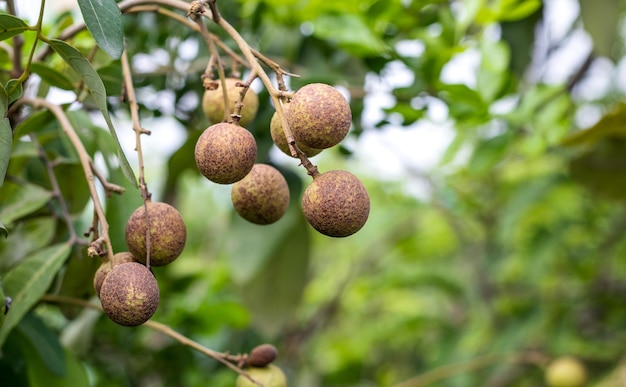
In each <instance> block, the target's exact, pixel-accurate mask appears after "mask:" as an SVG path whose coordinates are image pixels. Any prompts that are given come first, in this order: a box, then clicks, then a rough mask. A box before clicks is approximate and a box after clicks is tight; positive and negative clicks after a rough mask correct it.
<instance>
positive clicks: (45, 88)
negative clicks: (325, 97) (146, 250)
mask: <svg viewBox="0 0 626 387" xmlns="http://www.w3.org/2000/svg"><path fill="white" fill-rule="evenodd" d="M16 3H19V4H17V5H18V6H21V2H15V1H12V0H8V1H6V2H4V3H3V4H2V5H0V6H3V7H4V12H5V14H2V15H0V26H1V27H2V28H0V38H1V39H2V41H1V44H0V58H1V59H0V65H1V67H2V72H1V73H0V82H1V84H2V90H3V91H2V92H0V101H1V103H0V111H1V112H2V114H3V117H6V119H4V120H3V121H2V122H1V123H0V167H1V168H0V172H1V173H0V181H2V182H3V185H2V186H1V188H0V220H1V222H2V223H1V224H0V232H1V233H2V234H4V236H5V237H6V239H5V240H3V241H2V242H1V244H0V276H1V278H2V286H1V287H0V299H6V302H5V305H4V307H3V309H2V311H3V313H2V314H0V323H1V324H2V327H1V328H0V345H1V348H2V358H0V370H1V371H2V375H3V376H2V380H3V383H4V381H7V382H8V383H9V385H14V386H21V385H33V386H37V385H46V386H49V385H51V384H53V385H72V386H75V385H107V386H111V385H120V386H124V385H132V386H135V385H139V386H160V385H164V386H177V385H180V386H195V385H211V386H230V385H233V384H234V380H235V378H236V374H235V373H234V372H233V371H232V370H231V369H229V368H227V367H225V366H224V365H223V364H221V363H220V362H219V361H217V360H219V359H221V360H222V361H225V362H227V363H229V364H231V365H235V366H236V365H237V360H238V359H239V360H240V358H237V356H235V355H236V354H238V353H240V352H241V353H245V352H248V351H250V350H251V349H252V348H253V347H255V346H257V345H258V344H261V343H263V342H269V343H272V344H274V345H275V346H276V347H277V348H278V350H279V356H278V359H277V360H276V364H278V365H279V366H280V367H281V368H282V369H283V370H284V371H285V373H286V374H287V377H288V379H289V382H290V385H294V386H374V385H381V386H398V387H400V386H404V387H407V386H422V385H429V384H437V383H438V384H439V385H446V386H510V385H520V386H524V385H540V384H542V383H546V375H545V369H546V368H547V367H548V365H549V364H550V363H551V362H552V361H553V360H554V359H557V358H561V357H564V356H571V357H574V358H576V359H577V360H578V361H580V362H581V363H582V364H583V365H584V367H585V373H586V377H587V378H588V381H589V384H591V385H604V386H614V385H617V384H618V383H619V378H620V375H621V374H622V373H623V367H624V364H623V361H622V358H623V352H624V350H623V345H621V343H622V342H623V340H624V335H625V332H624V330H623V326H624V324H625V322H626V313H625V312H624V310H623V307H622V304H623V302H622V300H623V296H624V294H625V292H626V290H625V289H626V280H625V275H626V267H625V266H624V263H623V259H622V257H623V255H624V253H625V249H626V243H625V242H624V239H623V238H622V234H623V232H624V229H625V227H626V212H625V211H624V208H623V200H624V192H626V189H625V188H626V180H625V178H624V176H625V174H624V169H626V158H625V156H624V155H625V154H626V152H624V147H625V146H626V145H625V142H624V134H623V128H622V122H623V120H624V117H625V115H626V109H625V108H624V105H623V103H622V100H623V94H624V91H625V90H626V88H624V85H623V82H622V81H621V80H622V79H623V76H622V74H623V68H624V66H623V52H624V50H623V49H624V48H623V45H622V43H621V38H622V37H621V36H620V35H619V32H620V29H619V28H618V26H619V25H620V23H621V22H622V13H621V10H622V6H623V2H620V1H617V0H606V1H601V2H599V1H595V2H591V1H587V0H581V1H580V2H575V1H563V2H560V3H559V4H560V8H559V9H558V12H559V16H557V18H556V19H550V17H554V15H555V12H554V8H553V7H554V6H555V5H554V4H555V3H557V2H545V4H543V3H542V2H541V1H528V0H526V1H512V0H497V1H489V2H487V1H480V0H477V1H439V0H432V1H336V2H327V1H309V2H296V1H285V0H283V1H273V0H265V1H262V0H254V1H240V2H234V1H233V2H217V7H218V8H219V12H220V15H221V17H222V18H223V19H224V20H225V21H228V23H230V25H232V26H234V27H235V28H236V30H237V31H238V33H239V34H241V36H242V37H243V39H244V40H245V42H247V44H249V45H250V46H251V47H252V48H253V49H255V50H257V51H258V52H260V53H262V54H263V55H264V56H265V57H267V58H269V59H271V60H272V61H275V62H276V64H278V65H279V66H280V68H281V69H284V70H285V71H286V72H289V73H294V74H298V75H299V77H291V76H286V75H285V77H284V78H285V80H286V81H287V83H288V87H289V90H298V89H299V88H300V87H301V86H303V85H305V84H309V83H313V82H322V83H327V84H332V85H335V86H337V87H339V88H340V89H341V90H343V91H344V92H345V94H346V95H347V96H349V101H350V106H351V109H352V123H353V125H352V130H351V131H350V134H349V137H348V138H347V139H346V140H345V141H344V142H343V143H342V144H341V145H340V146H339V147H335V148H332V149H329V150H325V151H324V152H323V153H322V154H321V155H320V156H316V157H315V158H314V159H313V161H314V163H315V164H316V165H317V166H318V167H319V168H320V170H330V169H348V170H351V171H353V172H354V173H355V174H356V175H358V176H359V177H361V178H362V180H363V181H364V184H365V186H366V187H367V189H368V191H369V195H370V199H371V213H370V217H369V220H368V222H367V224H366V225H365V227H364V228H363V229H362V230H360V231H359V232H358V233H356V234H354V235H353V236H350V237H348V238H342V239H335V238H328V237H326V236H323V235H320V234H318V233H316V232H314V231H313V230H312V229H311V228H310V227H309V226H308V225H307V223H306V220H305V219H304V217H303V216H302V214H301V212H300V210H299V206H300V204H299V203H300V202H299V198H300V196H301V195H302V191H303V188H304V187H306V185H308V183H309V181H310V180H309V179H310V177H308V176H307V175H306V171H305V170H304V168H302V167H298V165H297V164H298V161H297V160H295V159H292V158H289V157H287V156H284V155H282V154H281V153H280V152H278V151H277V150H276V149H275V148H274V146H273V143H272V139H271V136H270V132H269V126H270V119H271V117H272V115H273V113H274V107H273V104H272V103H271V102H270V99H271V98H270V94H269V93H268V91H267V89H266V88H265V87H263V86H262V85H261V83H260V82H259V81H255V82H254V83H253V84H252V85H251V87H252V89H253V90H255V91H258V96H259V111H258V113H257V115H256V117H255V119H254V120H253V121H252V122H251V123H250V124H249V125H247V129H249V130H250V131H251V132H252V133H253V135H254V137H255V139H256V141H257V145H258V155H257V161H259V162H270V163H272V164H273V165H275V166H276V167H277V168H279V169H280V171H281V172H282V173H283V174H284V176H286V178H287V181H288V183H289V187H290V191H291V197H292V200H291V203H290V208H289V210H288V211H287V214H286V215H285V217H284V218H283V219H281V220H280V221H278V222H276V223H275V224H272V225H268V226H257V225H253V224H249V223H247V222H245V221H243V220H242V219H240V218H239V217H238V216H237V215H236V214H235V213H234V211H233V210H232V207H231V205H230V204H229V195H230V191H229V188H228V187H223V186H216V185H214V184H211V183H209V182H207V181H206V180H205V179H204V178H203V177H202V176H201V175H200V173H199V172H198V170H197V167H196V165H195V161H194V157H193V154H194V147H195V144H196V141H197V139H198V137H199V136H200V134H201V133H202V131H203V130H204V129H205V128H206V127H207V126H208V125H209V121H208V120H207V118H206V117H205V115H204V114H203V113H202V107H201V106H200V105H201V99H202V94H203V92H204V85H203V80H202V74H203V73H204V71H205V70H206V69H207V64H209V63H210V61H211V52H210V50H209V46H210V45H207V43H206V40H205V37H206V34H205V35H204V37H203V34H202V28H201V25H206V26H207V27H208V31H209V32H210V33H211V34H213V36H214V37H215V38H216V40H219V42H220V45H218V50H219V52H220V53H221V56H220V57H221V58H222V60H223V63H224V65H225V69H226V71H227V73H228V74H229V75H234V76H238V77H241V78H242V79H245V77H246V76H247V75H249V73H250V72H249V70H248V69H247V68H246V67H245V66H244V64H243V63H240V62H239V61H238V60H237V59H236V58H245V56H244V55H243V54H242V53H241V51H240V48H241V47H240V46H239V45H238V44H237V43H241V42H237V41H236V40H234V39H233V37H232V34H229V33H228V30H225V29H224V28H221V27H220V25H218V23H215V22H214V21H212V20H210V19H209V18H203V19H202V20H201V21H200V24H199V23H195V22H194V14H193V12H192V13H191V14H190V15H187V11H188V10H189V4H187V3H185V2H181V1H174V0H156V1H154V0H153V1H139V0H125V1H120V2H117V3H116V4H114V2H113V1H101V2H93V1H89V0H84V1H79V2H78V3H79V5H80V8H79V7H77V6H74V7H73V8H72V9H70V10H68V11H67V12H63V13H61V14H59V15H55V16H54V17H53V18H51V19H44V18H43V17H40V18H39V19H38V20H24V16H23V14H22V13H20V12H19V11H20V9H16ZM48 3H49V2H48ZM103 4H106V5H103ZM196 4H197V3H196ZM49 6H50V4H46V3H45V2H42V3H41V8H40V13H41V15H43V14H44V13H45V12H44V11H47V8H48V7H49ZM90 6H91V8H90ZM569 7H573V12H567V11H571V8H569ZM118 8H119V9H120V10H121V11H122V13H121V15H118V13H117V9H118ZM90 9H91V11H90ZM577 10H579V12H577ZM113 11H115V12H113ZM79 15H83V17H84V19H85V20H86V21H87V25H88V26H89V27H90V28H89V29H86V28H85V26H84V25H83V24H82V23H81V22H79V21H78V20H77V18H78V16H79ZM567 15H572V16H573V17H572V20H571V22H563V23H556V21H563V19H562V18H563V17H566V16H567ZM44 21H45V22H44ZM116 23H117V24H116ZM555 23H556V25H559V26H563V27H564V28H562V29H560V30H558V29H556V28H555V27H554V26H555ZM98 26H101V27H103V28H102V29H101V31H100V32H98V29H97V28H94V27H98ZM585 38H590V39H588V40H585ZM222 44H223V45H222ZM123 50H125V53H126V54H125V56H124V55H122V51H123ZM230 50H232V53H233V54H232V55H231V54H229V52H230ZM586 50H587V51H586ZM574 51H576V52H577V55H572V52H574ZM581 51H582V54H580V52H581ZM563 57H565V58H566V59H567V60H566V61H564V60H563ZM213 58H214V60H215V58H216V57H215V56H213ZM241 62H246V61H245V60H242V61H241ZM126 63H129V68H128V69H124V68H125V66H126ZM265 69H266V70H268V71H270V72H271V70H272V69H268V67H265ZM125 77H126V79H128V77H130V78H131V79H132V82H131V84H132V86H133V89H134V91H135V92H136V101H133V100H132V99H131V100H128V99H126V98H124V96H128V92H129V88H128V84H127V85H125V86H124V79H125ZM381 85H382V86H381ZM381 87H382V93H381ZM385 92H388V94H386V93H385ZM68 96H70V97H69V98H68ZM62 98H63V99H62ZM134 102H136V103H137V104H138V105H137V106H136V107H133V105H132V104H133V103H134ZM381 106H382V108H383V110H382V111H381V112H377V113H376V112H374V113H372V111H373V110H375V109H376V108H377V107H381ZM137 112H138V113H139V116H138V117H131V113H133V114H134V113H137ZM63 117H65V118H63ZM109 117H110V118H109ZM372 117H374V118H372ZM139 119H140V120H141V125H140V126H139V125H137V123H138V120H139ZM142 127H145V128H146V129H147V130H149V131H150V132H151V135H150V136H137V137H141V141H142V144H143V146H141V147H139V148H138V149H141V150H142V151H143V156H144V158H145V175H144V173H143V170H142V168H141V165H140V160H142V159H143V158H139V157H138V155H137V152H135V149H134V147H135V137H136V136H135V132H137V133H139V132H141V130H140V129H141V128H142ZM398 127H405V129H406V131H407V133H409V132H416V131H418V132H419V131H420V130H426V129H425V128H426V127H430V128H433V127H436V128H437V133H445V134H446V135H449V136H450V142H449V144H448V146H447V148H446V150H445V152H444V153H443V155H442V157H441V158H440V160H439V162H438V163H437V164H436V165H435V166H433V167H427V166H422V165H416V164H415V163H414V162H412V161H411V160H409V159H408V158H407V159H402V154H403V153H402V151H401V150H402V149H405V148H403V147H402V146H401V145H403V144H398V143H394V142H393V140H390V138H393V137H391V134H390V133H393V132H394V131H395V130H397V128H398ZM133 128H134V129H135V132H133V130H132V129H133ZM115 133H116V136H117V137H119V142H118V140H117V139H116V136H114V135H112V134H115ZM380 134H385V135H384V136H383V135H381V136H378V135H380ZM368 137H369V138H372V137H374V138H383V139H386V140H384V141H386V142H383V143H382V144H379V146H378V147H376V148H375V149H376V152H380V153H378V154H377V153H367V152H365V151H364V149H365V144H366V139H367V138H368ZM424 141H425V142H428V141H429V140H428V138H426V139H425V140H424ZM411 146H412V147H413V149H415V152H418V150H421V149H425V148H429V147H431V145H430V144H428V143H427V144H426V145H425V146H424V145H423V144H419V143H413V144H411ZM368 149H369V148H368ZM389 150H391V151H392V152H394V153H393V157H392V158H389V156H386V157H381V156H380V154H381V153H382V152H385V151H389ZM409 156H410V155H409ZM89 160H93V161H94V163H93V165H95V167H96V168H97V170H98V171H99V173H100V176H96V178H95V183H94V184H93V185H91V186H90V185H88V184H87V181H86V180H85V171H88V170H89V171H94V168H93V165H91V164H90V161H89ZM125 160H128V161H125ZM372 160H373V161H372ZM392 162H393V163H395V164H394V165H396V166H397V169H400V170H401V173H400V174H399V176H400V177H399V178H394V177H393V176H391V177H390V176H388V174H389V172H388V169H385V168H384V167H380V166H379V165H380V164H387V163H388V164H389V165H388V167H390V166H391V165H390V164H391V163H392ZM5 169H6V174H5V172H4V170H5ZM137 176H139V177H143V178H145V181H147V182H148V183H149V185H150V187H151V192H152V194H153V198H155V199H158V200H160V201H164V202H167V203H170V204H172V205H174V206H175V207H176V208H177V209H178V210H179V211H180V213H181V214H182V216H183V218H184V220H185V223H186V225H187V232H188V235H187V243H186V245H185V249H184V251H183V253H182V255H181V256H180V257H179V258H178V259H177V260H176V262H175V263H174V264H172V265H171V266H167V267H164V268H155V269H154V274H155V276H156V277H157V279H158V283H159V287H160V292H161V302H160V304H159V308H158V309H157V311H156V313H155V315H154V318H153V320H151V321H149V322H148V323H146V324H145V326H140V327H135V328H125V327H121V326H119V325H116V324H114V323H113V322H112V321H110V320H109V319H107V318H106V317H103V314H102V312H100V311H98V310H97V309H93V308H91V307H90V305H98V300H97V298H96V297H95V294H94V290H93V282H92V279H93V275H94V273H95V271H96V269H97V268H98V266H99V265H100V259H98V258H97V257H89V256H88V249H89V247H91V248H94V249H95V251H91V252H92V253H94V252H95V253H96V255H98V254H108V252H109V251H110V252H119V251H124V250H126V245H125V239H124V230H125V225H126V222H127V220H128V218H129V217H130V215H131V213H132V212H133V211H134V210H135V209H136V208H138V207H139V206H141V205H142V203H143V200H144V198H145V196H146V192H147V190H145V185H144V183H145V181H142V180H141V179H138V178H137ZM138 187H139V188H138ZM416 187H417V188H416ZM122 188H123V189H124V192H123V193H121V194H120V192H121V191H122ZM94 191H95V192H94ZM142 194H143V197H142ZM94 198H98V200H100V201H101V202H102V203H101V205H102V207H101V208H102V212H103V213H102V214H96V216H95V217H94V211H96V212H97V211H99V209H100V207H99V204H98V203H97V202H96V201H95V200H94ZM94 219H97V220H100V221H102V220H103V219H104V220H106V224H108V226H109V229H108V238H106V234H107V232H106V230H103V229H102V227H93V225H94V224H95V225H97V223H94ZM100 226H102V223H100ZM95 230H98V231H97V232H96V233H95V234H94V231H95ZM86 231H87V232H88V233H87V236H84V235H83V233H85V232H86ZM102 236H104V237H105V238H104V239H100V238H99V237H102ZM106 240H108V241H110V246H107V244H106V243H104V242H105V241H106ZM92 242H97V243H95V244H94V243H92ZM100 242H103V243H100ZM7 297H8V298H7ZM190 340H191V341H190ZM189 345H191V346H193V347H194V348H195V349H194V348H189ZM209 348H210V349H209ZM196 349H199V350H196ZM227 352H229V353H230V354H231V355H229V354H227ZM207 355H208V356H207ZM231 360H232V361H231ZM550 382H552V381H550Z"/></svg>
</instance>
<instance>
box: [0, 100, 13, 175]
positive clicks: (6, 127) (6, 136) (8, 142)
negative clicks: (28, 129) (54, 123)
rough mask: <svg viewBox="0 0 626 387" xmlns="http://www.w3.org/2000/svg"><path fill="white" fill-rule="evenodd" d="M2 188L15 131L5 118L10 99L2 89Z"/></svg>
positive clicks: (0, 120) (0, 126)
mask: <svg viewBox="0 0 626 387" xmlns="http://www.w3.org/2000/svg"><path fill="white" fill-rule="evenodd" d="M0 90H2V91H0V187H2V184H3V183H4V177H5V176H6V173H7V168H8V167H9V159H10V158H11V147H12V145H13V131H12V130H11V124H10V123H9V119H8V118H5V116H6V114H7V109H8V105H9V97H8V96H7V94H6V92H5V91H4V89H0Z"/></svg>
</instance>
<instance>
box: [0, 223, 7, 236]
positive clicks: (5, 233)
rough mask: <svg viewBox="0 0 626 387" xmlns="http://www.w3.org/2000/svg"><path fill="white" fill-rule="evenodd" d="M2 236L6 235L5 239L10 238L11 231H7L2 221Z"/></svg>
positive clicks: (0, 231)
mask: <svg viewBox="0 0 626 387" xmlns="http://www.w3.org/2000/svg"><path fill="white" fill-rule="evenodd" d="M0 234H2V235H4V238H5V239H6V238H7V237H8V236H9V231H8V230H7V228H6V227H5V226H4V224H3V223H2V220H0Z"/></svg>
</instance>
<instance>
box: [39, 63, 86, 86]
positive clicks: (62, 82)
mask: <svg viewBox="0 0 626 387" xmlns="http://www.w3.org/2000/svg"><path fill="white" fill-rule="evenodd" d="M30 71H31V72H32V73H34V74H37V75H39V76H40V77H41V79H43V80H44V81H46V82H48V83H49V84H50V86H54V87H58V88H59V89H63V90H74V88H75V87H74V84H73V83H72V81H71V80H70V79H69V78H68V77H67V75H65V74H63V73H61V72H60V71H57V70H55V69H53V68H51V67H48V66H47V65H46V64H44V63H41V62H33V63H31V65H30Z"/></svg>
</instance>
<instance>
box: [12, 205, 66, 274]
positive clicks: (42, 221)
mask: <svg viewBox="0 0 626 387" xmlns="http://www.w3.org/2000/svg"><path fill="white" fill-rule="evenodd" d="M56 224H57V220H56V219H55V218H53V217H51V216H49V215H47V216H46V215H43V216H38V217H32V218H28V219H24V220H21V221H20V222H18V223H16V225H15V227H14V228H13V229H12V230H11V243H10V244H9V243H0V257H2V259H1V260H0V274H1V273H6V272H7V271H9V270H10V269H11V267H13V265H15V264H16V262H18V261H20V260H22V259H24V257H26V256H28V255H29V254H31V253H32V252H34V251H37V250H39V249H42V248H44V247H45V246H48V244H50V243H51V242H52V239H53V238H54V234H55V233H56Z"/></svg>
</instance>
